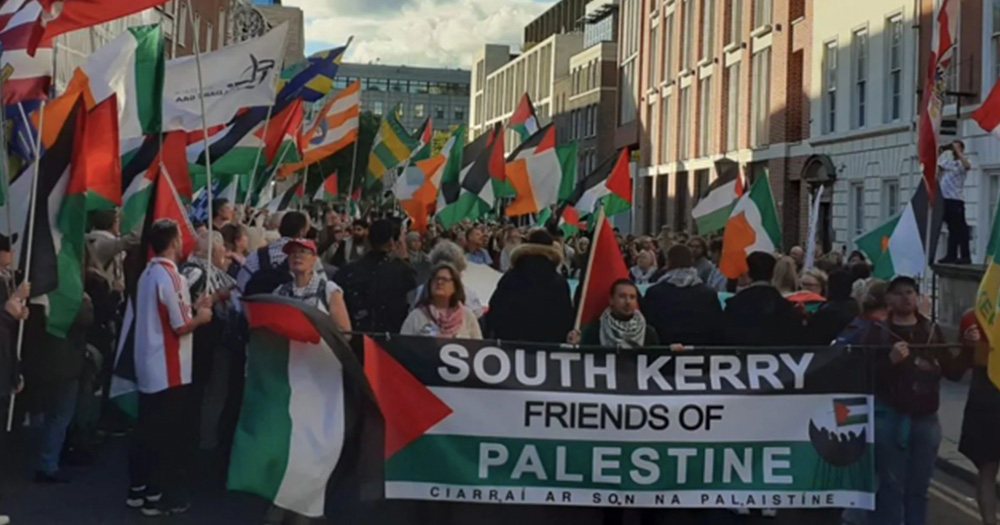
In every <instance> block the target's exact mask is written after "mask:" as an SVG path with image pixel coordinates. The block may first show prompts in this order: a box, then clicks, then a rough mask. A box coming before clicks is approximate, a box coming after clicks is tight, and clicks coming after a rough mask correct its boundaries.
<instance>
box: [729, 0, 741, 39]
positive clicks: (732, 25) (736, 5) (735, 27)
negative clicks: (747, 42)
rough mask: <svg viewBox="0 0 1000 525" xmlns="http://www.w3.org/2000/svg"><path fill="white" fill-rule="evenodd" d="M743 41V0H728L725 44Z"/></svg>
mask: <svg viewBox="0 0 1000 525" xmlns="http://www.w3.org/2000/svg"><path fill="white" fill-rule="evenodd" d="M742 43H743V0H729V38H727V39H726V44H728V45H733V44H742Z"/></svg>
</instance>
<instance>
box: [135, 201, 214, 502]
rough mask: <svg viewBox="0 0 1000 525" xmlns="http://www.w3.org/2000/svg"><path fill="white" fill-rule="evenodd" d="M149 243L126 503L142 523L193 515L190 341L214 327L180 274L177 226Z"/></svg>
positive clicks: (169, 223)
mask: <svg viewBox="0 0 1000 525" xmlns="http://www.w3.org/2000/svg"><path fill="white" fill-rule="evenodd" d="M145 235H146V237H147V239H148V243H149V246H150V249H151V250H152V251H153V253H154V254H155V256H154V257H153V258H152V259H151V260H150V261H149V264H148V265H147V266H146V269H145V271H143V272H142V275H141V276H140V277H139V285H138V290H137V293H136V327H135V339H136V345H135V367H136V382H137V385H138V389H139V392H140V394H139V417H138V421H137V422H136V428H135V433H134V435H133V438H132V439H133V449H132V452H131V454H130V457H129V477H130V485H129V491H128V499H127V500H126V503H127V504H128V506H130V507H133V508H139V509H141V511H142V514H143V515H144V516H159V515H162V514H164V513H181V512H185V511H186V510H187V509H188V508H189V507H190V503H189V500H188V494H187V479H186V478H187V473H186V469H187V467H188V466H189V461H190V460H191V454H192V452H193V450H192V448H193V444H194V443H193V438H194V436H193V430H194V425H192V424H190V422H189V421H188V418H189V417H190V416H191V414H192V404H191V403H192V400H191V391H190V385H191V365H192V359H193V356H192V355H191V352H192V334H193V333H194V331H195V330H196V329H197V328H198V327H200V326H203V325H206V324H208V323H210V322H211V321H212V309H211V305H212V298H211V297H210V296H209V295H203V296H202V297H199V298H198V300H197V302H195V303H194V305H193V306H192V303H191V296H190V293H189V289H188V285H187V279H186V278H185V277H184V276H183V275H181V273H180V272H179V271H178V269H177V260H178V259H179V258H180V257H181V254H182V253H183V249H184V247H183V240H182V236H181V232H180V228H179V227H178V225H177V223H176V222H174V221H173V220H170V219H160V220H157V221H155V222H153V223H152V225H151V226H150V228H149V231H147V232H146V233H145ZM192 312H194V314H195V315H194V316H192V315H191V314H192ZM161 497H162V498H163V499H162V500H161Z"/></svg>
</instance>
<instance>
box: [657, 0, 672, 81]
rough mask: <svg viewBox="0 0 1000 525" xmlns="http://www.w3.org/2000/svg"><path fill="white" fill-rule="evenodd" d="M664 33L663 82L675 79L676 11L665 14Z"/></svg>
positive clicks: (662, 44)
mask: <svg viewBox="0 0 1000 525" xmlns="http://www.w3.org/2000/svg"><path fill="white" fill-rule="evenodd" d="M660 25H661V26H663V31H661V33H662V34H663V36H662V40H663V42H661V44H660V47H661V48H662V50H661V52H662V53H663V68H662V70H661V71H660V78H661V80H662V81H663V82H668V83H669V82H671V81H673V80H674V60H673V58H674V12H673V11H670V12H669V13H666V14H665V15H664V16H663V23H662V24H660Z"/></svg>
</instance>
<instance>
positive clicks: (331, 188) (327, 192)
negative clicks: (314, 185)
mask: <svg viewBox="0 0 1000 525" xmlns="http://www.w3.org/2000/svg"><path fill="white" fill-rule="evenodd" d="M336 196H337V173H336V172H334V173H333V174H332V175H330V176H329V177H327V178H325V179H323V183H322V184H320V185H319V189H317V190H316V195H315V196H314V197H313V200H317V201H332V200H333V199H334V198H335V197H336Z"/></svg>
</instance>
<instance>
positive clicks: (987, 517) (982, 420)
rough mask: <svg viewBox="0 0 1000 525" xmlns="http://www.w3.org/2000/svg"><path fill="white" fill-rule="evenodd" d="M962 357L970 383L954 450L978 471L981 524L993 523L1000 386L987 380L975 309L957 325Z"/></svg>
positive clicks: (986, 351) (985, 346) (986, 352)
mask: <svg viewBox="0 0 1000 525" xmlns="http://www.w3.org/2000/svg"><path fill="white" fill-rule="evenodd" d="M959 334H960V337H961V343H962V348H963V351H964V352H965V353H966V358H968V357H969V354H971V363H972V382H971V384H970V386H969V397H968V399H967V400H966V402H965V413H964V415H963V417H962V438H961V440H960V441H959V443H958V451H959V452H961V453H962V454H963V455H964V456H965V457H967V458H969V461H971V462H972V463H973V464H975V465H976V468H977V469H978V470H979V479H978V480H977V482H976V499H977V500H978V501H979V512H980V514H981V515H982V518H983V523H996V515H997V492H996V480H997V472H998V470H1000V389H998V388H997V386H996V385H994V384H993V383H992V382H991V381H990V377H989V372H988V367H989V359H990V352H992V351H994V350H993V349H991V348H990V342H989V340H988V339H986V337H984V336H983V333H982V330H981V329H980V327H979V322H978V321H977V320H976V312H975V310H971V309H970V310H969V311H967V312H966V313H965V314H964V315H963V316H962V320H961V323H960V325H959Z"/></svg>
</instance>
